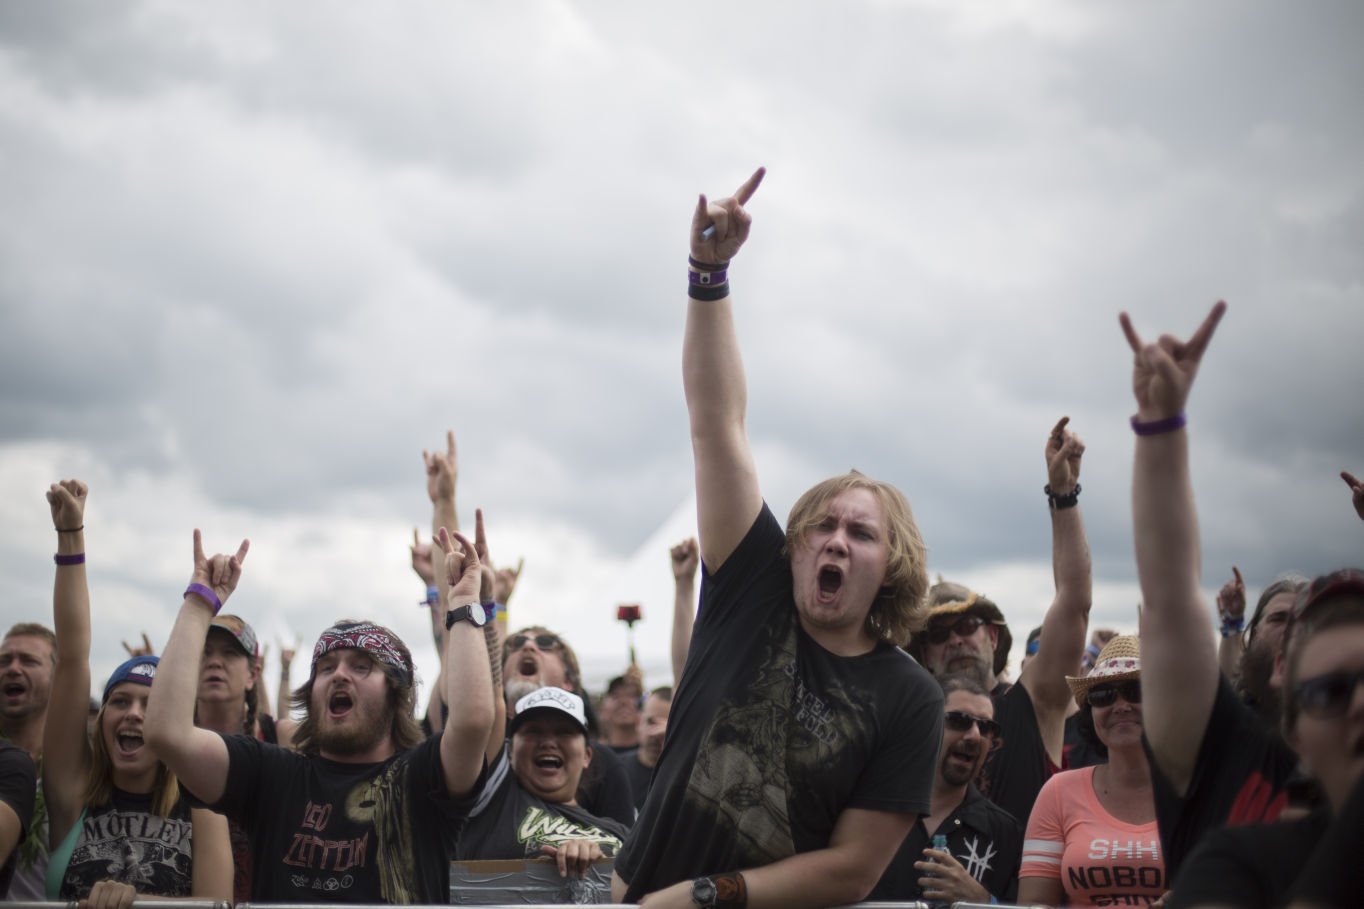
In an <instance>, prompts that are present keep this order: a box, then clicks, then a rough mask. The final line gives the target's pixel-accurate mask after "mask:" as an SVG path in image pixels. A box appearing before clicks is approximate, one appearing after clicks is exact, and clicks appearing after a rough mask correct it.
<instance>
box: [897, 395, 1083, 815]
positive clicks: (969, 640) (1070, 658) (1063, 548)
mask: <svg viewBox="0 0 1364 909" xmlns="http://www.w3.org/2000/svg"><path fill="white" fill-rule="evenodd" d="M1068 422H1069V418H1068V417H1063V418H1062V419H1061V420H1060V421H1059V422H1058V423H1057V424H1056V426H1055V427H1054V428H1053V429H1052V431H1051V435H1050V436H1048V437H1047V445H1046V452H1045V454H1046V461H1047V478H1048V480H1049V482H1048V484H1047V486H1046V487H1045V489H1044V491H1045V492H1046V494H1047V501H1048V504H1049V505H1050V506H1051V528H1052V574H1053V576H1054V577H1055V579H1056V597H1055V599H1053V600H1052V603H1051V606H1050V607H1049V608H1048V609H1047V614H1046V616H1045V617H1044V618H1043V620H1042V631H1041V636H1040V638H1039V639H1038V647H1037V653H1036V654H1034V655H1033V656H1032V658H1031V659H1029V660H1028V662H1027V665H1026V666H1025V667H1024V668H1023V670H1022V671H1021V672H1020V673H1019V676H1018V683H1017V684H1015V685H1014V686H1012V687H1007V688H1006V687H1005V686H1004V685H1001V684H999V682H998V677H999V674H1000V673H1001V672H1003V671H1004V666H1005V664H1006V663H1007V662H1008V660H1009V648H1010V647H1012V646H1013V636H1012V635H1011V634H1010V633H1009V626H1008V624H1007V623H1006V622H1005V621H1004V614H1003V613H1002V612H1000V610H999V607H998V606H996V605H995V604H994V603H993V602H992V601H991V600H989V599H988V598H986V597H984V596H981V595H980V594H978V593H975V592H973V591H970V590H968V589H967V588H965V587H962V586H961V585H959V584H951V583H946V582H939V583H938V584H936V585H935V586H934V587H933V589H932V590H930V591H929V593H928V598H929V604H930V606H931V611H930V614H929V620H928V629H927V630H926V631H924V632H922V633H919V634H916V635H914V639H913V641H911V642H910V647H909V652H910V653H911V654H913V655H914V656H916V657H918V658H919V660H920V661H921V662H923V664H924V665H925V666H926V667H928V671H929V672H932V673H933V674H934V675H935V676H937V677H939V678H942V677H943V676H945V675H949V674H951V673H958V672H966V673H971V674H973V675H975V676H976V678H977V679H978V680H979V681H980V682H981V683H982V684H983V685H984V686H985V687H986V689H987V690H992V691H993V693H994V696H995V720H996V722H998V723H999V725H1000V728H1001V729H1002V730H1003V735H1002V737H1003V745H1002V746H1001V747H1000V748H999V749H998V750H996V751H995V752H993V753H992V754H991V755H990V758H989V760H987V761H986V762H985V771H984V774H983V776H982V778H981V790H982V791H983V792H984V793H985V794H986V795H987V796H988V797H989V799H990V800H991V801H992V802H994V803H995V804H996V805H999V806H1000V807H1001V808H1003V809H1004V810H1005V811H1007V812H1009V813H1010V814H1012V815H1013V816H1014V818H1016V819H1017V820H1018V822H1019V823H1021V824H1022V823H1027V819H1028V814H1029V813H1030V812H1031V811H1032V805H1033V802H1034V801H1036V799H1037V793H1038V792H1040V791H1041V789H1042V784H1043V783H1045V782H1046V781H1047V779H1048V778H1049V777H1050V776H1051V775H1052V774H1053V773H1055V772H1056V771H1057V770H1059V769H1060V768H1061V760H1062V749H1063V747H1064V738H1065V724H1066V712H1067V710H1068V709H1069V707H1070V704H1071V694H1070V689H1069V688H1067V687H1066V675H1067V674H1068V673H1073V672H1075V670H1076V667H1077V666H1079V665H1080V657H1081V656H1082V655H1083V653H1084V649H1085V635H1086V634H1087V632H1088V627H1089V607H1090V602H1091V598H1092V594H1093V590H1092V587H1093V585H1092V581H1091V578H1090V561H1089V545H1088V543H1087V542H1086V541H1085V530H1084V522H1083V520H1082V519H1081V517H1080V507H1079V504H1078V502H1079V496H1080V459H1081V457H1082V456H1083V455H1084V451H1085V447H1084V443H1083V442H1081V441H1080V439H1079V437H1078V436H1076V435H1075V434H1074V433H1072V432H1070V431H1069V430H1068V429H1067V428H1066V424H1067V423H1068Z"/></svg>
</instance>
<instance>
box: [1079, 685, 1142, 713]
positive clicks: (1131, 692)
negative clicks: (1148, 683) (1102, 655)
mask: <svg viewBox="0 0 1364 909" xmlns="http://www.w3.org/2000/svg"><path fill="white" fill-rule="evenodd" d="M1120 695H1121V697H1122V699H1123V700H1124V701H1126V702H1127V703H1129V704H1140V703H1141V682H1139V681H1135V680H1131V681H1126V682H1108V683H1105V684H1103V685H1095V686H1094V687H1093V688H1091V689H1089V693H1088V694H1086V695H1085V700H1086V701H1087V702H1088V703H1089V706H1091V707H1112V706H1113V705H1114V704H1116V703H1117V701H1118V697H1119V696H1120Z"/></svg>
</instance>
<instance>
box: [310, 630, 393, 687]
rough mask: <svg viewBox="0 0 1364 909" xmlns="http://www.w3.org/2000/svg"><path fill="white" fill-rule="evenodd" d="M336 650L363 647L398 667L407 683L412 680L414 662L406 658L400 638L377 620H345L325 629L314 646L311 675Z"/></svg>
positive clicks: (359, 648) (314, 674)
mask: <svg viewBox="0 0 1364 909" xmlns="http://www.w3.org/2000/svg"><path fill="white" fill-rule="evenodd" d="M333 650H363V651H364V652H365V653H367V654H369V655H370V656H371V657H373V658H374V659H376V660H378V661H379V662H380V663H383V664H384V665H386V666H392V667H393V668H394V669H396V670H398V674H399V676H400V677H401V678H402V681H403V683H404V684H411V682H412V665H411V664H410V663H408V662H407V660H405V659H403V654H402V651H401V650H400V649H398V641H397V638H395V637H394V636H393V635H392V633H391V632H389V630H388V629H387V628H384V627H383V626H382V625H375V624H374V623H373V622H341V623H338V624H336V625H333V626H332V627H330V628H328V629H327V630H326V631H324V632H322V636H321V637H320V638H318V639H317V646H315V647H314V648H313V665H312V668H311V670H310V671H309V673H308V677H309V678H312V677H314V676H316V675H317V661H318V660H320V659H322V657H323V656H325V655H326V654H328V653H331V652H332V651H333Z"/></svg>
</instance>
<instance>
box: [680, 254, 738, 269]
mask: <svg viewBox="0 0 1364 909" xmlns="http://www.w3.org/2000/svg"><path fill="white" fill-rule="evenodd" d="M687 264H688V265H690V266H691V267H692V268H694V269H696V270H697V271H724V270H725V269H726V268H729V263H728V262H701V261H699V260H697V258H696V257H695V256H687Z"/></svg>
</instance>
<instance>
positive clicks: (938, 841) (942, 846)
mask: <svg viewBox="0 0 1364 909" xmlns="http://www.w3.org/2000/svg"><path fill="white" fill-rule="evenodd" d="M933 848H934V849H936V850H937V851H939V852H946V851H947V835H946V834H943V833H935V834H933ZM933 861H937V859H934V860H933ZM928 904H929V905H930V906H935V907H936V906H943V907H946V906H949V905H951V904H950V903H949V902H947V901H946V900H929V901H928Z"/></svg>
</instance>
